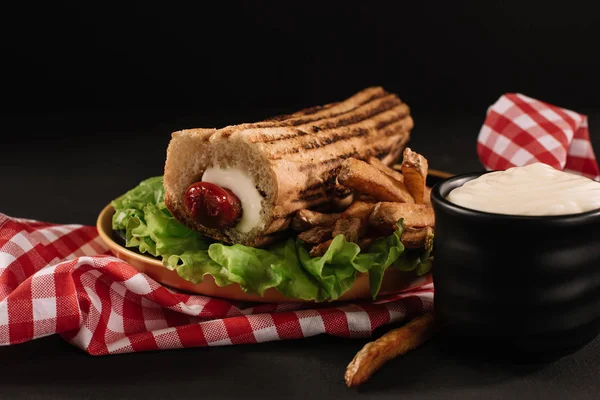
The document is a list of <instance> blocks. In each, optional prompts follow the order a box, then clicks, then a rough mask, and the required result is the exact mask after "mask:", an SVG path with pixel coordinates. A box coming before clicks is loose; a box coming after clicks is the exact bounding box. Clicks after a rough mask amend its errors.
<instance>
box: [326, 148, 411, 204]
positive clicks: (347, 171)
mask: <svg viewBox="0 0 600 400" xmlns="http://www.w3.org/2000/svg"><path fill="white" fill-rule="evenodd" d="M337 179H338V181H339V182H340V183H341V184H342V185H344V186H346V187H349V188H350V189H352V190H354V191H356V192H359V193H365V194H368V195H369V196H371V197H374V198H375V199H377V200H380V201H397V202H402V203H414V202H415V201H414V199H413V198H412V196H411V195H410V193H409V191H408V189H407V188H406V187H405V186H404V185H403V184H402V183H400V182H398V181H396V180H395V179H392V178H390V177H389V176H388V175H386V174H384V173H383V172H381V171H379V170H378V169H377V168H375V167H373V166H372V165H369V164H367V163H366V162H364V161H361V160H357V159H355V158H348V159H346V160H344V162H343V163H342V166H341V168H340V172H339V174H338V177H337Z"/></svg>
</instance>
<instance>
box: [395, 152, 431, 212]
mask: <svg viewBox="0 0 600 400" xmlns="http://www.w3.org/2000/svg"><path fill="white" fill-rule="evenodd" d="M401 168H402V175H403V176H404V184H405V185H406V188H407V189H408V192H409V193H410V194H411V196H412V198H413V199H414V200H415V203H417V204H423V203H424V199H425V187H426V185H425V181H426V179H427V169H428V168H429V166H428V163H427V159H426V158H425V157H423V156H422V155H420V154H418V153H415V152H414V151H412V150H411V149H410V148H409V147H407V148H405V149H404V156H403V159H402V167H401Z"/></svg>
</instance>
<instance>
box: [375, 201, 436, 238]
mask: <svg viewBox="0 0 600 400" xmlns="http://www.w3.org/2000/svg"><path fill="white" fill-rule="evenodd" d="M400 218H402V219H403V224H404V227H405V228H407V227H408V228H422V227H426V226H431V227H433V226H434V225H435V214H434V213H433V208H431V207H428V206H426V205H425V204H407V203H392V202H380V203H377V204H376V205H375V208H373V212H372V213H371V215H370V216H369V224H370V225H371V226H373V227H374V228H376V229H377V230H379V231H381V232H385V233H391V232H393V231H394V230H396V229H397V226H396V223H397V222H398V220H399V219H400Z"/></svg>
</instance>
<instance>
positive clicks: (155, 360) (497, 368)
mask: <svg viewBox="0 0 600 400" xmlns="http://www.w3.org/2000/svg"><path fill="white" fill-rule="evenodd" d="M277 111H279V110H277ZM273 112H274V110H265V111H264V112H262V113H256V112H254V113H243V112H239V113H235V114H229V115H225V114H224V115H220V116H216V115H201V114H191V113H187V114H185V113H179V114H178V113H160V112H154V111H151V110H150V111H148V110H145V111H144V110H140V111H136V112H128V113H119V112H77V113H69V112H62V113H46V114H41V113H20V114H10V115H4V116H2V121H3V126H2V129H3V135H2V145H1V146H0V165H1V168H0V182H1V183H2V186H1V191H0V193H1V194H0V212H2V213H5V214H8V215H10V216H16V217H27V218H35V219H40V220H45V221H50V222H56V223H83V224H90V225H91V224H94V223H95V219H96V217H97V215H98V213H99V211H100V210H101V209H102V207H104V206H105V205H106V204H107V203H108V202H109V201H110V200H111V199H112V198H114V197H116V196H118V195H119V194H121V193H123V192H124V191H126V190H128V189H129V188H131V187H132V186H134V185H135V184H137V182H139V181H140V180H142V179H144V178H147V177H149V176H153V175H159V174H161V173H162V167H163V163H164V156H165V149H166V145H167V143H168V141H169V135H170V132H171V131H173V130H176V129H180V128H184V127H196V126H202V127H212V126H222V125H224V124H231V123H237V122H241V121H244V120H247V119H257V118H261V117H264V116H267V115H269V114H271V113H273ZM483 112H485V110H484V111H483ZM414 116H415V120H416V126H415V129H414V131H413V137H412V140H411V143H410V146H411V147H412V148H413V149H415V150H416V151H419V152H421V153H423V154H424V155H425V156H426V157H427V158H428V159H429V161H430V167H431V168H434V169H439V170H445V171H449V172H453V173H462V172H470V171H473V170H479V169H481V166H480V164H479V162H478V160H477V157H476V153H475V141H476V137H477V133H478V131H479V128H480V126H481V123H482V121H483V114H482V115H475V116H468V115H462V116H460V115H455V114H453V115H439V114H436V115H428V114H419V113H418V112H416V111H415V112H414ZM598 117H599V118H598V120H600V115H598ZM595 121H596V119H594V118H593V116H591V118H590V123H591V133H592V137H593V141H594V144H595V145H596V148H600V147H599V146H600V143H598V139H600V123H598V124H595ZM596 125H598V126H597V127H596ZM596 128H597V129H596ZM595 132H598V133H597V134H595ZM508 289H510V288H508ZM366 342H367V341H366V340H357V339H352V340H350V339H348V340H344V339H339V338H333V337H327V336H320V337H316V338H310V339H306V340H296V341H286V342H272V343H262V344H254V345H243V346H229V347H217V348H198V349H184V350H173V351H162V352H152V353H141V354H126V355H118V356H107V357H100V358H97V357H92V356H89V355H87V354H86V353H84V352H82V351H80V350H79V349H77V348H74V347H72V346H70V345H69V344H67V343H65V342H63V341H62V340H61V339H60V338H58V337H56V336H54V337H47V338H44V339H39V340H35V341H32V342H29V343H25V344H21V345H17V346H13V347H3V348H0V360H1V362H0V388H1V389H0V398H27V399H37V398H56V399H66V398H77V399H97V398H111V399H115V398H127V399H138V398H139V399H154V398H157V399H158V398H160V399H162V398H180V399H183V398H225V399H229V398H232V399H233V398H265V397H266V398H290V399H291V398H298V399H304V398H307V397H316V398H328V399H345V398H381V399H392V398H406V399H439V398H458V399H529V398H533V397H536V398H540V399H563V398H578V399H588V398H589V399H597V398H598V393H600V339H596V340H595V341H593V342H591V343H589V344H588V345H587V346H586V347H584V348H582V349H580V350H579V351H577V352H576V353H573V354H570V355H568V356H565V357H564V358H562V359H559V360H557V361H554V362H552V363H549V364H530V365H517V364H508V363H494V362H491V361H481V360H476V359H473V358H471V357H468V356H466V355H465V354H462V353H461V352H458V351H456V350H454V349H452V348H451V347H449V346H447V345H444V344H442V343H441V342H437V341H435V340H433V341H431V342H430V343H428V344H426V345H425V346H424V347H422V348H420V349H418V350H416V351H414V352H412V353H410V354H407V355H405V356H403V357H400V358H397V359H394V360H392V361H390V362H389V363H388V364H387V365H386V366H385V367H384V368H383V369H382V370H380V371H379V372H377V373H376V375H375V376H373V378H372V379H371V380H370V381H369V382H368V383H367V384H365V385H364V386H363V387H362V388H361V389H360V390H350V389H347V388H346V387H345V385H344V383H343V374H344V370H345V367H346V365H347V364H348V362H349V361H350V360H351V359H352V357H353V356H354V354H355V353H356V352H357V351H358V350H359V349H360V348H361V347H362V346H363V345H364V344H365V343H366Z"/></svg>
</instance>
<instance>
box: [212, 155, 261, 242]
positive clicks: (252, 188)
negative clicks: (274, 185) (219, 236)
mask: <svg viewBox="0 0 600 400" xmlns="http://www.w3.org/2000/svg"><path fill="white" fill-rule="evenodd" d="M202 182H209V183H214V184H215V185H219V186H221V187H222V188H224V189H229V190H231V191H232V192H233V194H235V195H236V196H237V197H238V198H239V199H240V203H241V204H242V217H241V218H240V221H239V222H238V223H237V225H236V226H235V229H237V230H238V231H240V232H243V233H246V232H250V231H251V230H252V229H253V228H255V227H256V226H257V225H258V224H259V223H260V212H261V210H262V200H263V197H262V196H261V195H260V193H259V192H258V189H257V188H256V185H255V184H254V179H252V177H251V176H250V175H249V174H248V173H247V172H246V171H244V170H241V169H239V168H221V167H219V166H213V167H209V168H207V169H206V171H204V174H203V175H202Z"/></svg>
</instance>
